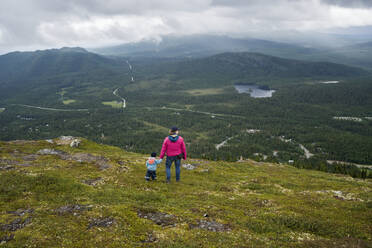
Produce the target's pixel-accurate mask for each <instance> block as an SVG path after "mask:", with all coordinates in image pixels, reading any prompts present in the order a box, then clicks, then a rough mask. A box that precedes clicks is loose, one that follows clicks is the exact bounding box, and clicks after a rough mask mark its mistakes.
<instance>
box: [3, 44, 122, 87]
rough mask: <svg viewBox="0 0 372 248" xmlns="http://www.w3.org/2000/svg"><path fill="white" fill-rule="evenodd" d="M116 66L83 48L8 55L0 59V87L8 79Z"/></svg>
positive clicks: (112, 62)
mask: <svg viewBox="0 0 372 248" xmlns="http://www.w3.org/2000/svg"><path fill="white" fill-rule="evenodd" d="M114 65H117V62H116V61H115V60H111V59H109V58H106V57H103V56H100V55H98V54H94V53H90V52H88V51H86V50H85V49H83V48H79V47H76V48H70V47H64V48H61V49H49V50H41V51H34V52H12V53H8V54H5V55H2V56H0V84H1V83H4V82H9V81H12V80H22V79H23V80H25V79H26V80H30V78H33V77H38V78H41V77H47V76H55V75H58V74H63V73H74V72H79V73H82V72H88V71H94V70H97V69H103V68H109V67H110V66H114Z"/></svg>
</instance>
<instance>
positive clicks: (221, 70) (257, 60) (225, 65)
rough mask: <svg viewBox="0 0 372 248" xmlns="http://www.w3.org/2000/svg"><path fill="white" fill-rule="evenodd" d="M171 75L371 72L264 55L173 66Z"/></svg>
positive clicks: (286, 75)
mask: <svg viewBox="0 0 372 248" xmlns="http://www.w3.org/2000/svg"><path fill="white" fill-rule="evenodd" d="M169 68H170V71H171V72H173V73H175V74H177V75H178V76H181V77H199V78H200V77H210V76H211V75H217V76H218V77H222V78H236V79H243V78H251V79H255V78H257V77H260V78H281V79H283V78H322V77H323V78H326V77H329V78H331V77H357V76H365V75H367V72H366V71H364V70H362V69H359V68H354V67H350V66H346V65H341V64H335V63H329V62H308V61H300V60H293V59H284V58H279V57H274V56H268V55H265V54H260V53H248V52H242V53H223V54H218V55H214V56H211V57H208V58H202V59H196V60H189V61H185V62H179V63H176V64H173V65H169Z"/></svg>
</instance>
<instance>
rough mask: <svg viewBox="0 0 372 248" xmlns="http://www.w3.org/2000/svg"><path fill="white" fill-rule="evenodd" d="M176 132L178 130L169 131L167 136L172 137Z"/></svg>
mask: <svg viewBox="0 0 372 248" xmlns="http://www.w3.org/2000/svg"><path fill="white" fill-rule="evenodd" d="M177 132H178V130H177V131H172V129H171V130H169V135H174V134H176V133H177Z"/></svg>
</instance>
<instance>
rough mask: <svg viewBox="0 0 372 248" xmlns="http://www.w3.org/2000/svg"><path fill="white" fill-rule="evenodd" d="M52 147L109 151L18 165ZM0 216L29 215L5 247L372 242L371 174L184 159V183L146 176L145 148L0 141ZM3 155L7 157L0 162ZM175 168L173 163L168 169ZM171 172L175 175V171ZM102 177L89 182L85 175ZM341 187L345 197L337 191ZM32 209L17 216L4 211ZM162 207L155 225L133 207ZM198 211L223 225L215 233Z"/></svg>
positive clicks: (4, 219) (161, 174) (1, 233)
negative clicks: (164, 218)
mask: <svg viewBox="0 0 372 248" xmlns="http://www.w3.org/2000/svg"><path fill="white" fill-rule="evenodd" d="M44 148H53V149H58V150H62V151H65V152H68V153H90V154H93V155H100V156H104V157H105V158H107V159H108V160H109V161H110V162H109V163H110V164H111V165H112V166H111V168H109V169H106V170H100V169H99V167H98V166H96V165H95V164H93V163H80V162H76V161H68V160H62V159H61V158H60V157H59V156H57V155H40V156H38V157H37V158H36V160H33V161H32V162H31V163H30V165H29V166H20V165H17V164H22V162H23V158H27V155H30V154H37V152H38V151H39V150H40V149H44ZM0 155H1V158H2V161H3V163H6V161H8V162H9V161H16V162H17V163H14V162H12V167H13V169H9V170H0V223H1V227H3V225H4V224H8V223H11V222H12V221H13V220H14V219H16V218H22V219H25V218H27V217H30V218H31V223H29V224H27V225H26V226H25V227H23V228H20V229H18V230H16V231H9V230H4V228H0V238H2V237H6V236H7V237H9V236H10V235H11V234H14V239H13V240H10V241H8V242H3V244H2V247H371V245H372V243H371V242H372V224H371V223H372V211H371V208H372V202H371V200H372V187H371V185H372V184H371V183H372V181H370V180H366V181H363V180H358V179H352V178H351V177H347V176H340V175H334V174H327V173H322V172H318V171H309V170H300V169H296V168H293V167H290V166H285V165H273V164H266V163H257V162H253V161H247V162H235V163H228V162H213V161H205V160H196V159H195V160H193V159H191V160H188V161H186V162H184V163H191V164H194V165H195V166H196V167H195V169H194V170H186V169H184V168H182V171H181V182H179V183H176V182H175V181H174V180H173V181H172V182H171V183H170V184H166V183H165V169H164V163H162V164H161V165H160V166H159V168H158V171H157V174H158V180H157V181H150V182H146V181H145V180H144V176H145V172H146V168H145V159H146V158H147V156H145V155H141V154H135V153H129V152H126V151H123V150H121V149H119V148H116V147H111V146H105V145H99V144H96V143H93V142H90V141H87V140H83V142H82V144H81V146H80V147H79V148H70V147H69V146H57V145H55V144H50V143H48V142H46V141H37V142H15V143H14V142H13V143H12V142H7V143H6V142H0ZM4 161H5V162H4ZM172 173H174V170H172ZM172 176H173V178H172V179H174V174H173V175H172ZM96 178H100V179H99V181H98V182H97V184H95V185H87V184H85V183H84V182H85V181H86V180H89V179H96ZM333 191H341V192H342V194H345V195H347V196H348V199H347V200H346V199H341V198H339V197H336V196H335V195H334V194H333V193H332V192H333ZM74 204H80V205H90V206H91V208H90V209H89V210H84V211H81V212H78V213H77V214H73V213H66V214H58V213H57V212H56V211H55V210H56V209H58V208H60V207H61V206H66V205H74ZM17 209H33V210H34V211H33V212H32V213H26V214H25V215H24V216H22V217H17V216H15V215H14V214H12V213H9V212H10V211H16V210H17ZM139 211H142V212H146V211H148V212H161V213H166V214H169V215H170V216H172V221H173V223H175V225H157V224H156V223H154V222H153V221H151V220H149V219H145V218H141V217H139V215H138V212H139ZM106 217H110V218H113V219H114V223H113V224H112V225H111V226H108V227H101V226H94V227H92V228H88V227H89V225H90V223H91V221H92V220H93V219H99V218H106ZM200 220H206V221H215V222H218V223H221V224H226V226H228V227H229V229H228V230H226V231H221V232H213V231H208V230H205V229H203V228H191V227H195V226H197V223H198V222H199V221H200Z"/></svg>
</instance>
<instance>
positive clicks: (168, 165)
mask: <svg viewBox="0 0 372 248" xmlns="http://www.w3.org/2000/svg"><path fill="white" fill-rule="evenodd" d="M173 162H174V165H175V167H176V181H179V180H180V174H181V169H180V167H181V159H179V158H177V156H169V157H168V156H167V160H166V161H165V172H166V173H167V181H170V178H171V166H172V163H173Z"/></svg>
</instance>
